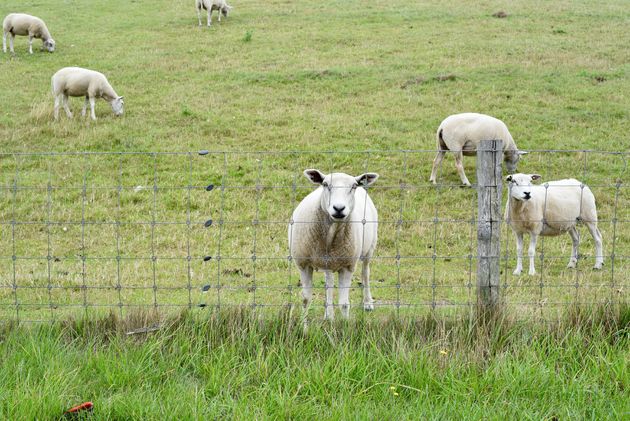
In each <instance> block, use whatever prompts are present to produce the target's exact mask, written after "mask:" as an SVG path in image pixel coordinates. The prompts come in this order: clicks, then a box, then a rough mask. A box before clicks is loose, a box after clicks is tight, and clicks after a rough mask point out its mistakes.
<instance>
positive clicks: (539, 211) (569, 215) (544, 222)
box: [505, 174, 604, 275]
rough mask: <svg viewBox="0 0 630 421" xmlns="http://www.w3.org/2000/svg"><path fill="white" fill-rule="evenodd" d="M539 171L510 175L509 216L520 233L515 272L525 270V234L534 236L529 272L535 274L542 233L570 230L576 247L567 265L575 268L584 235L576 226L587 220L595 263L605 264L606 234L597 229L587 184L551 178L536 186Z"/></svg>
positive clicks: (530, 247)
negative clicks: (603, 234) (603, 247)
mask: <svg viewBox="0 0 630 421" xmlns="http://www.w3.org/2000/svg"><path fill="white" fill-rule="evenodd" d="M539 179H540V175H538V174H512V175H508V176H507V178H506V181H507V182H508V189H509V197H508V201H507V203H506V205H505V219H506V221H507V222H508V224H509V225H510V226H511V227H512V230H513V231H514V234H516V259H517V262H516V269H515V270H514V274H515V275H520V273H521V271H522V270H523V234H529V235H530V242H529V250H528V254H529V274H530V275H534V274H535V273H536V269H535V267H534V255H535V253H536V240H537V239H538V236H539V235H542V236H556V235H560V234H563V233H565V232H568V233H569V235H570V236H571V240H573V250H572V253H571V258H570V259H569V264H568V266H567V267H569V268H574V267H575V265H576V263H577V259H578V246H579V244H580V235H579V233H578V230H577V228H576V224H577V223H578V222H580V221H581V222H583V223H584V224H586V226H587V227H588V230H589V231H590V232H591V235H592V236H593V240H594V241H595V266H594V267H593V268H594V269H601V268H602V265H603V264H604V256H603V254H602V253H603V252H602V234H601V233H600V232H599V229H598V228H597V208H596V207H595V196H593V192H592V191H591V189H589V188H588V186H586V185H585V184H583V183H581V182H579V181H578V180H576V179H573V178H570V179H567V180H558V181H550V182H547V183H545V184H544V185H542V186H541V185H532V181H534V180H539Z"/></svg>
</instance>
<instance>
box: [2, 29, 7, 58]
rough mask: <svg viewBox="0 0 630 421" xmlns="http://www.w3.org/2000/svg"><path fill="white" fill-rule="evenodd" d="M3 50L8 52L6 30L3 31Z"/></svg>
mask: <svg viewBox="0 0 630 421" xmlns="http://www.w3.org/2000/svg"><path fill="white" fill-rule="evenodd" d="M2 52H3V53H6V52H7V33H6V32H3V33H2Z"/></svg>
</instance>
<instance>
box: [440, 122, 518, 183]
mask: <svg viewBox="0 0 630 421" xmlns="http://www.w3.org/2000/svg"><path fill="white" fill-rule="evenodd" d="M436 140H437V149H438V152H437V155H436V156H435V160H433V168H432V170H431V178H430V179H429V181H431V182H432V183H433V184H436V183H437V171H438V168H439V166H440V164H441V163H442V160H443V159H444V155H445V154H446V152H447V151H451V152H453V154H455V167H456V168H457V173H458V174H459V177H460V178H461V180H462V183H463V184H464V185H466V186H470V181H468V178H467V177H466V173H465V172H464V163H463V162H462V161H463V159H462V158H463V156H464V155H466V156H472V155H476V154H477V148H478V147H479V143H481V141H482V140H502V141H503V157H504V160H505V164H506V166H507V169H508V172H510V173H513V172H514V171H516V164H517V163H518V160H519V158H520V156H521V155H523V154H525V153H526V152H522V151H519V150H518V148H517V147H516V143H514V139H512V135H511V134H510V132H509V130H508V128H507V126H506V125H505V123H503V122H502V121H501V120H499V119H496V118H494V117H490V116H489V115H485V114H477V113H462V114H454V115H451V116H449V117H446V118H445V119H444V121H442V123H441V124H440V126H439V127H438V130H437V134H436Z"/></svg>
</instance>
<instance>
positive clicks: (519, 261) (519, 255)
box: [513, 232, 523, 275]
mask: <svg viewBox="0 0 630 421" xmlns="http://www.w3.org/2000/svg"><path fill="white" fill-rule="evenodd" d="M522 271H523V233H522V232H517V233H516V269H514V272H513V273H514V275H520V274H521V272H522Z"/></svg>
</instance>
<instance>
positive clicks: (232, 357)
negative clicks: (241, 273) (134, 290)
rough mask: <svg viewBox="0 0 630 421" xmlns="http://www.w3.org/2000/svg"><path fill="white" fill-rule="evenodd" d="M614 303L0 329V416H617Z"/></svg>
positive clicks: (623, 318) (624, 316) (623, 365)
mask: <svg viewBox="0 0 630 421" xmlns="http://www.w3.org/2000/svg"><path fill="white" fill-rule="evenodd" d="M629 317H630V314H629V313H628V310H627V308H625V309H620V308H617V309H616V310H612V309H608V310H606V311H605V312H604V313H599V312H595V313H594V314H590V313H580V312H574V313H573V316H572V317H571V318H566V319H564V320H561V321H558V322H554V323H549V324H548V325H534V326H532V325H530V324H522V323H514V322H510V321H508V320H507V319H506V320H503V321H502V322H500V323H497V324H496V325H495V327H494V329H493V330H488V329H485V328H483V326H480V325H476V324H475V323H474V321H473V320H470V319H467V318H460V319H457V320H450V321H448V320H445V319H435V318H432V317H425V318H414V319H412V320H410V319H398V318H396V319H389V320H386V321H379V322H375V321H374V320H369V319H367V318H359V319H358V320H355V321H353V322H351V323H349V324H332V325H329V324H327V323H324V324H319V323H315V324H314V325H312V326H311V327H310V328H309V330H308V331H307V332H306V333H305V332H303V331H302V328H301V322H300V319H299V318H298V317H295V316H292V315H290V314H289V313H286V312H280V313H276V315H275V316H274V317H272V318H264V319H257V318H256V315H255V314H253V313H251V312H249V311H233V312H225V311H223V312H215V313H212V314H210V315H207V316H204V317H193V316H192V315H191V314H188V315H183V316H180V317H178V318H175V319H171V320H169V321H165V322H163V324H162V329H161V330H159V331H157V332H154V333H150V334H146V335H144V334H138V335H132V336H127V335H125V333H124V332H125V331H126V330H128V329H131V328H133V327H138V326H145V325H148V324H151V323H152V322H153V319H152V318H151V317H146V316H145V317H144V318H143V317H139V315H138V314H136V317H135V318H131V319H126V320H119V319H117V318H116V317H108V318H104V319H100V320H95V319H91V320H90V321H85V320H79V321H75V322H67V323H64V324H55V325H52V326H51V325H37V326H36V327H33V328H31V329H28V328H18V327H13V328H5V329H4V330H3V333H2V334H0V352H1V353H2V355H3V358H2V363H1V364H0V390H1V391H2V392H0V416H1V417H2V418H3V419H56V416H57V415H58V414H61V413H62V412H63V411H64V410H65V409H67V408H69V407H71V406H73V405H75V404H78V403H81V402H84V401H87V400H90V401H92V402H94V404H95V410H94V417H93V418H91V419H164V418H170V419H215V418H222V419H224V418H229V419H254V418H255V419H278V418H281V419H418V418H422V419H493V420H494V419H496V420H499V419H506V418H508V419H537V420H540V419H545V420H551V419H610V420H615V419H619V420H621V419H625V418H627V416H628V413H629V411H630V406H629V403H628V399H627V390H628V387H629V386H630V373H629V372H628V364H627V363H628V347H629V346H630V340H629V336H628V329H629V328H630V325H629V324H628V322H629V320H630V319H629Z"/></svg>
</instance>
